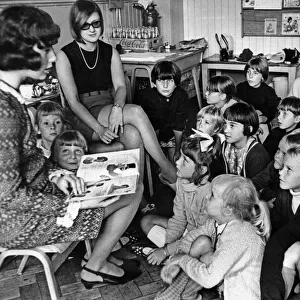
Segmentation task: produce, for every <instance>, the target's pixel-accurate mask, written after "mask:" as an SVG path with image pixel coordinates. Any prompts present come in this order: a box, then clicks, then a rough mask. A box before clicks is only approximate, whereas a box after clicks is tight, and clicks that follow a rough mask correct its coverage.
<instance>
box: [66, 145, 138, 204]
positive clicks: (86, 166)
mask: <svg viewBox="0 0 300 300" xmlns="http://www.w3.org/2000/svg"><path fill="white" fill-rule="evenodd" d="M139 158H140V149H132V150H124V151H117V152H108V153H98V154H88V155H84V156H82V158H81V162H80V165H79V168H78V170H77V176H78V177H81V178H83V180H84V182H85V184H86V192H85V194H84V195H78V196H72V197H70V198H69V200H68V201H69V202H71V201H90V200H97V201H99V199H103V201H104V200H106V199H107V200H109V199H114V201H116V200H117V199H118V198H119V197H120V196H121V195H126V194H133V193H135V191H136V187H137V182H138V178H139ZM114 201H112V202H114ZM110 202H111V201H108V203H110Z"/></svg>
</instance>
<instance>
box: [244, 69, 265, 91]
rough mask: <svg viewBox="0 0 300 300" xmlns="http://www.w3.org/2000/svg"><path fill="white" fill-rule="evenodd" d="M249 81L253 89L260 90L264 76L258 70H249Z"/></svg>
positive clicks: (247, 75) (247, 76)
mask: <svg viewBox="0 0 300 300" xmlns="http://www.w3.org/2000/svg"><path fill="white" fill-rule="evenodd" d="M246 78H247V81H248V83H249V85H250V86H251V87H253V88H258V87H260V85H261V82H262V74H261V73H259V72H258V71H257V70H255V69H252V68H249V69H248V70H247V74H246Z"/></svg>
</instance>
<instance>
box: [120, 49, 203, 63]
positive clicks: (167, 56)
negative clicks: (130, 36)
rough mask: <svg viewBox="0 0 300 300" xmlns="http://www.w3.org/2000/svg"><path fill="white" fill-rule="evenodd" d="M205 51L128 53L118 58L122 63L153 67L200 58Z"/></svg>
mask: <svg viewBox="0 0 300 300" xmlns="http://www.w3.org/2000/svg"><path fill="white" fill-rule="evenodd" d="M205 49H206V48H205ZM205 49H198V50H194V51H182V50H171V51H170V52H129V53H125V54H121V55H120V57H121V61H122V63H129V64H130V63H132V64H150V65H152V64H153V65H154V64H156V63H157V62H158V61H161V60H169V61H173V62H176V61H178V60H181V59H183V58H188V57H191V56H195V55H199V56H200V55H201V53H202V52H204V51H205Z"/></svg>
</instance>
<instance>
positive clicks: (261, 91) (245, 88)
mask: <svg viewBox="0 0 300 300" xmlns="http://www.w3.org/2000/svg"><path fill="white" fill-rule="evenodd" d="M244 74H245V77H246V79H247V80H246V81H244V82H241V83H239V84H238V85H237V87H236V89H237V96H238V97H239V98H240V99H241V100H243V101H245V102H247V103H249V104H251V105H253V106H254V108H255V109H256V110H258V111H260V112H261V113H262V115H263V116H265V117H266V119H267V120H266V121H265V122H266V123H269V122H271V121H272V120H273V119H274V117H275V114H276V109H277V106H278V102H279V99H280V98H279V97H277V95H276V93H275V90H274V89H273V88H272V87H270V86H269V85H267V84H266V83H265V81H266V80H267V79H268V76H269V66H268V61H267V60H266V59H265V58H264V57H253V58H251V59H250V60H249V61H248V62H247V64H246V66H245V69H244Z"/></svg>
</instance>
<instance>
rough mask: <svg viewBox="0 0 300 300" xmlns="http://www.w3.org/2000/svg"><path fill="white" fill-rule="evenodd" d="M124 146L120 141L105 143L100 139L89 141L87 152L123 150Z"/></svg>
mask: <svg viewBox="0 0 300 300" xmlns="http://www.w3.org/2000/svg"><path fill="white" fill-rule="evenodd" d="M124 149H125V147H124V145H123V144H122V143H121V142H118V141H115V142H112V143H111V144H105V143H104V142H102V141H97V142H90V143H89V152H90V153H104V152H114V151H121V150H124Z"/></svg>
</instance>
